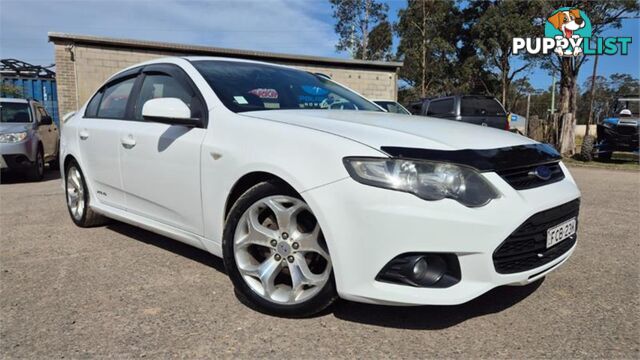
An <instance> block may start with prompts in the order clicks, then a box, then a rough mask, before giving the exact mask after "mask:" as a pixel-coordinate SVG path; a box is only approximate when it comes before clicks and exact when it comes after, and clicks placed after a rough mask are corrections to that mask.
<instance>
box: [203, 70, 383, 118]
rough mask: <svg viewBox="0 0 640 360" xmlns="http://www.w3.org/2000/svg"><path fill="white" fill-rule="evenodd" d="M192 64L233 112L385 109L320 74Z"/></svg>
mask: <svg viewBox="0 0 640 360" xmlns="http://www.w3.org/2000/svg"><path fill="white" fill-rule="evenodd" d="M193 65H194V66H195V67H196V69H198V71H199V72H200V73H201V74H202V76H203V77H204V78H205V80H206V81H207V82H208V83H209V86H211V88H212V89H213V91H214V92H215V93H216V95H217V96H218V98H220V100H221V101H222V103H223V104H224V105H225V106H226V107H227V108H228V109H229V110H231V111H233V112H244V111H257V110H276V109H334V110H365V111H382V110H380V108H378V107H377V106H375V105H374V104H372V103H371V102H369V101H368V100H366V99H365V98H363V97H362V96H360V95H358V94H356V93H354V92H353V91H350V90H348V89H346V88H344V87H342V86H340V85H338V84H336V83H335V82H333V81H331V80H329V79H326V78H324V77H323V76H321V75H315V74H311V73H309V72H306V71H301V70H295V69H289V68H284V67H280V66H274V65H267V64H258V63H250V62H238V61H217V60H199V61H194V62H193Z"/></svg>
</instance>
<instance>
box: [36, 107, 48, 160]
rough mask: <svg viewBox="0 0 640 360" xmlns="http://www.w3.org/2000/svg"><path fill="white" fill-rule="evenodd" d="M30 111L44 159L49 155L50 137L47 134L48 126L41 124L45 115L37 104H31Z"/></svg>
mask: <svg viewBox="0 0 640 360" xmlns="http://www.w3.org/2000/svg"><path fill="white" fill-rule="evenodd" d="M31 109H32V111H33V117H34V119H35V126H36V132H37V133H38V138H39V139H40V141H41V142H42V151H43V155H44V158H45V159H46V158H47V157H48V156H49V155H50V154H51V136H50V134H49V125H46V124H43V123H42V118H43V117H44V116H45V114H44V112H43V111H42V110H41V107H40V106H39V105H38V104H36V103H32V107H31Z"/></svg>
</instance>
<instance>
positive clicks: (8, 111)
mask: <svg viewBox="0 0 640 360" xmlns="http://www.w3.org/2000/svg"><path fill="white" fill-rule="evenodd" d="M0 122H1V123H29V122H31V117H30V116H29V104H27V103H16V102H2V103H0Z"/></svg>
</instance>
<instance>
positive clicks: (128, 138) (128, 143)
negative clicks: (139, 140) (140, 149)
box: [120, 135, 136, 149]
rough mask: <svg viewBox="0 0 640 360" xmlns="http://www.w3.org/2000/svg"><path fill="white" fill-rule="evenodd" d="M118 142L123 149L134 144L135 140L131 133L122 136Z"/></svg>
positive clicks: (129, 147)
mask: <svg viewBox="0 0 640 360" xmlns="http://www.w3.org/2000/svg"><path fill="white" fill-rule="evenodd" d="M120 142H121V143H122V146H123V147H124V148H125V149H131V148H133V147H134V146H136V140H135V139H134V138H133V136H131V135H129V136H126V137H123V138H122V139H120Z"/></svg>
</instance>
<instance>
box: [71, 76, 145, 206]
mask: <svg viewBox="0 0 640 360" xmlns="http://www.w3.org/2000/svg"><path fill="white" fill-rule="evenodd" d="M140 70H141V69H138V70H133V71H130V72H126V73H124V74H121V75H120V76H118V78H116V79H113V80H111V81H110V82H109V83H107V84H106V85H105V86H103V87H102V89H100V90H99V91H98V92H97V93H96V94H95V95H94V97H93V98H92V99H91V101H90V102H89V103H88V105H87V108H86V110H85V113H84V116H83V118H82V121H80V123H79V124H78V128H77V136H78V143H79V147H80V156H81V166H82V170H83V172H84V173H85V178H86V179H88V181H89V186H90V190H91V191H92V192H93V194H94V196H95V197H96V198H97V199H98V200H99V201H100V202H101V203H104V204H107V205H109V206H113V207H116V208H120V209H125V208H126V207H125V205H126V201H125V194H124V188H123V185H122V176H121V166H120V163H121V159H120V148H121V146H122V145H121V142H120V138H121V134H122V132H123V131H124V129H126V127H127V126H128V124H130V123H131V121H130V120H131V115H130V114H131V110H130V109H129V108H130V105H129V103H130V101H131V93H132V91H133V89H134V86H135V85H136V81H137V75H138V73H139V72H140Z"/></svg>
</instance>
